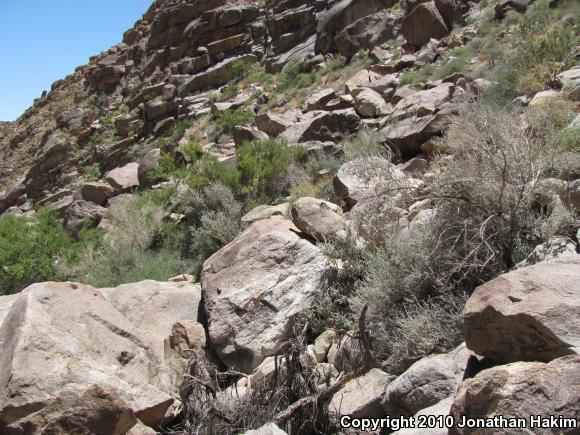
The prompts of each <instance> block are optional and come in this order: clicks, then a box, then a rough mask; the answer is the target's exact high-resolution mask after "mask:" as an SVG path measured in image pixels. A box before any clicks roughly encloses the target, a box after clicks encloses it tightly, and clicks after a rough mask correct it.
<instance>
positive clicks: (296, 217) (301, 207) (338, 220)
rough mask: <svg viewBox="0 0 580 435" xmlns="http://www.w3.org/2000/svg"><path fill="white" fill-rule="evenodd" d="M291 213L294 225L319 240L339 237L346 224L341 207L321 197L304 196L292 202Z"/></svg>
mask: <svg viewBox="0 0 580 435" xmlns="http://www.w3.org/2000/svg"><path fill="white" fill-rule="evenodd" d="M290 213H291V216H292V222H293V223H294V225H296V226H297V227H298V229H299V230H300V231H302V232H303V233H304V234H308V235H309V236H311V237H313V238H315V239H316V240H318V241H325V240H330V239H332V238H334V237H339V236H340V235H341V234H343V232H344V229H345V226H346V220H345V219H344V218H343V217H342V210H341V209H340V207H339V206H338V205H336V204H332V203H330V202H327V201H323V200H321V199H316V198H310V197H302V198H300V199H298V200H297V201H296V202H294V203H293V204H292V208H291V210H290Z"/></svg>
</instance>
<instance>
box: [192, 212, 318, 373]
mask: <svg viewBox="0 0 580 435" xmlns="http://www.w3.org/2000/svg"><path fill="white" fill-rule="evenodd" d="M297 232H298V229H297V228H296V227H295V226H294V225H293V224H292V222H290V221H288V220H285V219H276V218H271V219H267V220H262V221H259V222H256V223H254V224H252V225H251V226H250V227H249V228H248V229H246V230H245V231H244V232H243V233H242V234H241V235H240V236H238V237H237V238H236V239H235V240H234V241H233V242H232V243H230V244H229V245H227V246H225V247H224V248H222V249H221V250H220V251H218V252H217V253H216V254H214V255H213V256H212V257H210V258H209V259H208V260H207V261H206V262H205V264H204V267H203V273H202V281H201V284H202V289H203V293H204V300H205V311H206V314H207V318H208V323H209V336H210V339H211V343H212V346H213V348H214V349H215V351H216V352H217V354H218V355H219V357H220V359H221V360H222V361H223V362H224V363H225V364H226V365H227V366H229V367H232V368H236V369H237V370H240V371H244V372H246V373H249V372H251V370H252V369H254V368H255V367H257V366H258V365H259V364H260V363H261V362H262V361H263V360H264V358H266V357H267V356H270V355H272V354H273V353H274V351H275V349H276V347H277V346H278V344H279V343H280V342H281V340H283V339H284V338H285V337H286V336H287V334H288V333H289V332H290V329H289V328H290V327H291V325H292V322H293V319H294V317H295V316H296V315H297V314H299V313H301V312H303V311H304V310H306V309H308V308H309V307H310V306H311V305H312V303H313V302H314V298H315V296H316V294H317V292H318V290H319V289H320V288H321V286H322V285H323V283H324V281H325V276H326V274H327V272H328V269H327V264H326V260H325V258H324V257H323V256H322V254H321V253H320V251H319V249H318V248H317V247H316V246H314V245H313V244H311V243H310V242H308V241H306V240H304V239H303V238H301V237H300V236H299V235H298V234H297Z"/></svg>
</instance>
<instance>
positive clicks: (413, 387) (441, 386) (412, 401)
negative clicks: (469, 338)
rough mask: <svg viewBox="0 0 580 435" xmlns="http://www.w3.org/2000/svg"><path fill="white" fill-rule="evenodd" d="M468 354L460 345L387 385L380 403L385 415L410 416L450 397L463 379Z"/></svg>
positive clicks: (425, 359) (417, 365) (427, 360)
mask: <svg viewBox="0 0 580 435" xmlns="http://www.w3.org/2000/svg"><path fill="white" fill-rule="evenodd" d="M471 355H472V353H471V352H470V351H469V350H468V349H467V348H466V347H465V344H462V345H460V346H459V347H458V348H457V349H455V350H453V351H451V352H449V353H446V354H439V355H432V356H428V357H425V358H423V359H421V360H419V361H417V362H416V363H415V364H413V365H412V366H411V367H410V368H409V369H408V370H407V371H406V372H405V373H403V374H402V375H401V376H399V377H398V378H397V379H395V380H394V381H393V382H391V383H390V384H389V386H388V387H387V389H386V390H385V395H384V397H383V399H382V401H381V404H382V405H383V407H384V408H385V411H386V412H387V413H388V414H389V415H394V414H399V413H402V414H403V415H407V416H410V415H413V414H415V413H417V412H418V411H420V410H421V409H424V408H427V407H429V406H433V405H435V404H436V403H437V402H439V401H441V400H444V399H446V398H448V397H450V396H452V395H453V394H454V393H455V391H457V388H458V387H459V385H460V384H461V381H462V380H463V374H464V372H465V368H466V366H467V360H468V359H469V358H470V356H471Z"/></svg>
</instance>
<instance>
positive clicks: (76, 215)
mask: <svg viewBox="0 0 580 435" xmlns="http://www.w3.org/2000/svg"><path fill="white" fill-rule="evenodd" d="M106 214H107V209H106V208H104V207H101V206H100V205H98V204H95V203H93V202H89V201H85V200H79V201H74V202H73V203H72V204H71V205H70V206H68V207H67V208H66V210H65V212H64V227H65V229H66V230H67V231H68V232H69V233H70V234H71V235H72V236H73V237H75V238H78V237H79V234H80V231H81V230H82V229H83V228H87V227H93V228H94V227H96V226H97V225H99V223H100V222H101V220H102V219H103V217H105V215H106Z"/></svg>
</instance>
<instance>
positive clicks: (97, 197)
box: [79, 181, 116, 206]
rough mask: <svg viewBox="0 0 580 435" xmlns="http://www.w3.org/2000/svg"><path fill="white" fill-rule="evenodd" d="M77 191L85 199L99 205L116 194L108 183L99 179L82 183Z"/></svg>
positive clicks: (102, 204)
mask: <svg viewBox="0 0 580 435" xmlns="http://www.w3.org/2000/svg"><path fill="white" fill-rule="evenodd" d="M79 193H80V196H81V198H82V199H84V200H85V201H89V202H93V203H95V204H97V205H100V206H104V205H105V204H106V203H107V201H108V200H109V199H110V198H112V197H114V196H115V194H116V192H115V189H113V188H112V187H111V186H110V185H109V184H107V183H102V182H99V181H95V182H91V183H85V184H83V186H82V187H81V189H80V191H79Z"/></svg>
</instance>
